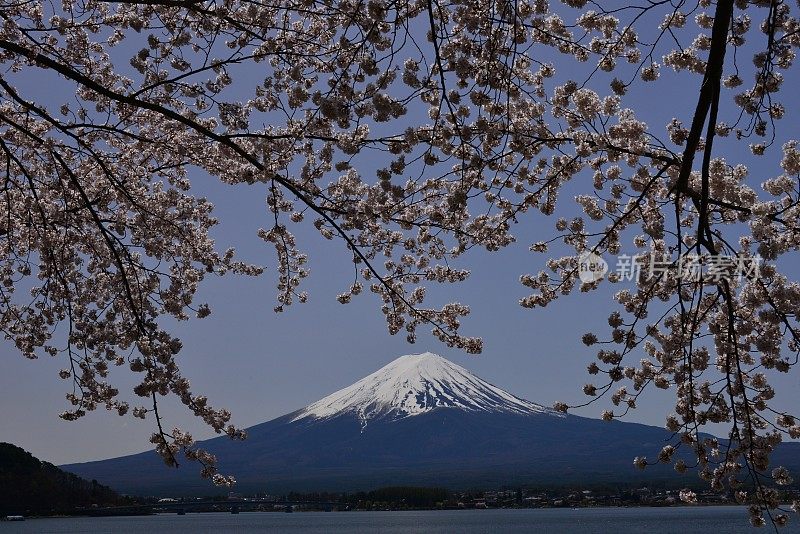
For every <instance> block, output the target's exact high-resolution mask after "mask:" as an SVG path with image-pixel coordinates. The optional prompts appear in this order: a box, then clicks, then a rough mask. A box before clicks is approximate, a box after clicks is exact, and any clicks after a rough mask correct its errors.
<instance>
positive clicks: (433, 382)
mask: <svg viewBox="0 0 800 534" xmlns="http://www.w3.org/2000/svg"><path fill="white" fill-rule="evenodd" d="M443 407H449V408H459V409H461V410H468V411H481V412H506V413H509V412H510V413H520V414H530V413H554V412H552V410H550V409H548V408H545V407H543V406H540V405H539V404H535V403H533V402H530V401H527V400H525V399H521V398H519V397H515V396H514V395H512V394H510V393H508V392H506V391H503V390H502V389H500V388H498V387H496V386H493V385H492V384H489V383H488V382H486V381H484V380H482V379H480V378H478V377H477V376H475V375H474V374H472V373H471V372H469V371H468V370H466V369H464V368H463V367H461V366H460V365H456V364H454V363H453V362H451V361H449V360H446V359H445V358H442V357H441V356H439V355H437V354H433V353H430V352H424V353H422V354H409V355H407V356H401V357H399V358H397V359H396V360H394V361H393V362H391V363H389V364H388V365H386V366H384V367H382V368H380V369H378V370H377V371H375V372H374V373H372V374H371V375H368V376H365V377H364V378H362V379H361V380H359V381H358V382H356V383H355V384H353V385H351V386H348V387H346V388H344V389H341V390H339V391H337V392H336V393H333V394H331V395H328V396H327V397H325V398H323V399H320V400H318V401H317V402H315V403H313V404H310V405H309V406H306V407H305V408H304V409H302V410H301V411H300V412H299V413H298V414H297V416H296V417H295V418H294V419H293V421H297V420H298V419H304V418H308V417H310V418H315V419H326V418H329V417H333V416H336V415H340V414H343V413H354V414H356V415H358V417H359V419H360V420H361V421H362V425H366V423H367V421H369V420H371V419H376V418H385V417H388V418H392V419H401V418H403V417H409V416H413V415H419V414H422V413H425V412H429V411H431V410H433V409H436V408H443Z"/></svg>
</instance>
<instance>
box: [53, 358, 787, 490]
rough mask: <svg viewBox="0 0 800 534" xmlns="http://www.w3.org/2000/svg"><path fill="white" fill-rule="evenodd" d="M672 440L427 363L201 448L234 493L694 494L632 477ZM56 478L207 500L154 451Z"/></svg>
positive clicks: (654, 475) (691, 478)
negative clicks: (637, 460)
mask: <svg viewBox="0 0 800 534" xmlns="http://www.w3.org/2000/svg"><path fill="white" fill-rule="evenodd" d="M672 438H673V436H672V434H671V433H670V432H668V431H667V430H665V429H663V428H657V427H653V426H646V425H640V424H636V423H622V422H618V421H612V422H604V421H600V420H597V419H587V418H584V417H577V416H572V415H566V416H565V415H563V414H559V413H555V412H553V411H552V410H550V409H548V408H545V407H543V406H541V405H539V404H536V403H533V402H530V401H527V400H525V399H521V398H519V397H516V396H514V395H512V394H511V393H508V392H506V391H504V390H502V389H500V388H499V387H497V386H494V385H492V384H489V383H488V382H486V381H485V380H482V379H481V378H479V377H477V376H475V375H474V374H472V373H471V372H469V371H468V370H467V369H464V368H463V367H460V366H458V365H456V364H454V363H452V362H450V361H448V360H446V359H444V358H442V357H440V356H437V355H434V354H430V353H426V354H418V355H409V356H403V357H401V358H398V359H397V360H395V361H393V362H392V363H390V364H389V365H387V366H385V367H383V368H382V369H379V370H378V371H376V372H375V373H372V374H371V375H369V376H367V377H365V378H363V379H361V380H359V381H358V382H356V383H354V384H353V385H351V386H349V387H347V388H344V389H342V390H340V391H337V392H336V393H333V394H331V395H329V396H327V397H325V398H323V399H321V400H319V401H317V402H315V403H313V404H311V405H309V406H307V407H305V408H303V409H302V410H298V411H296V412H293V413H290V414H288V415H285V416H283V417H279V418H277V419H274V420H272V421H269V422H266V423H262V424H260V425H256V426H254V427H252V428H249V429H248V439H247V440H245V441H244V442H237V441H231V440H230V439H227V438H224V437H223V438H216V439H212V440H209V441H206V442H204V443H202V444H201V446H202V447H204V448H206V449H207V450H209V451H210V452H212V453H214V454H216V455H217V457H218V459H219V461H220V466H219V467H220V470H221V471H222V472H224V473H226V474H232V475H234V476H235V477H236V479H237V481H238V484H237V491H239V492H242V493H253V492H259V493H273V494H274V493H282V492H288V491H292V490H295V491H358V490H370V489H374V488H378V487H382V486H408V485H413V486H438V487H446V488H449V489H470V488H481V489H488V488H495V487H503V486H521V485H527V486H538V487H543V486H551V487H552V486H563V485H598V484H610V485H630V484H640V483H647V484H653V483H659V484H664V485H670V486H673V487H679V486H686V485H691V484H695V483H698V481H699V479H698V477H697V475H696V473H694V472H692V473H688V474H685V475H678V474H677V473H675V471H674V470H673V469H672V468H671V466H669V465H663V464H662V465H656V466H652V467H648V468H647V469H646V470H645V471H639V470H637V469H635V468H634V465H633V458H634V457H635V456H638V455H646V456H649V457H650V458H654V457H655V456H657V454H658V452H659V451H660V450H661V448H662V447H663V446H664V445H665V444H666V443H669V442H670V440H671V439H672ZM681 454H683V453H682V452H681ZM773 461H774V462H775V464H776V465H785V466H786V467H789V468H793V467H798V466H800V444H797V443H787V444H784V445H782V446H781V447H779V449H778V450H777V451H776V452H775V454H774V457H773ZM65 468H66V469H68V470H70V471H72V472H75V473H78V474H80V475H82V476H85V477H90V478H94V479H97V480H99V481H100V482H103V483H106V484H112V485H113V486H114V487H115V488H118V489H119V490H120V491H125V492H127V493H131V494H136V495H157V496H179V495H187V496H188V495H206V494H208V493H209V491H210V490H211V489H212V487H211V486H210V483H209V482H208V481H206V480H203V479H201V478H200V477H199V476H198V469H197V468H196V466H194V465H192V464H191V463H190V462H183V467H181V468H180V469H167V468H165V467H164V463H163V462H162V461H161V459H160V458H159V457H158V455H157V454H156V453H155V452H153V451H150V452H146V453H142V454H138V455H133V456H125V457H122V458H114V459H110V460H103V461H99V462H90V463H84V464H73V465H70V466H66V467H65Z"/></svg>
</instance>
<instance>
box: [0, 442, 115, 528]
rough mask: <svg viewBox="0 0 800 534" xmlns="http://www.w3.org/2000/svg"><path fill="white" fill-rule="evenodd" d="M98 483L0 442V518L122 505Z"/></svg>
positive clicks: (111, 492)
mask: <svg viewBox="0 0 800 534" xmlns="http://www.w3.org/2000/svg"><path fill="white" fill-rule="evenodd" d="M120 503H121V499H120V497H119V495H117V494H116V493H114V491H112V490H111V489H110V488H107V487H105V486H101V485H100V484H98V483H97V482H96V481H94V480H92V481H91V482H90V481H88V480H84V479H82V478H79V477H77V476H75V475H73V474H72V473H65V472H64V471H62V470H61V469H59V468H57V467H56V466H54V465H53V464H49V463H47V462H42V461H40V460H39V459H38V458H35V457H34V456H33V455H32V454H31V453H29V452H27V451H26V450H24V449H21V448H20V447H17V446H16V445H12V444H11V443H0V515H3V516H5V515H8V514H11V515H14V514H20V515H22V514H24V515H31V514H49V513H53V512H60V513H70V512H72V511H74V509H75V508H76V507H88V506H91V505H92V504H98V505H106V506H110V505H114V504H120Z"/></svg>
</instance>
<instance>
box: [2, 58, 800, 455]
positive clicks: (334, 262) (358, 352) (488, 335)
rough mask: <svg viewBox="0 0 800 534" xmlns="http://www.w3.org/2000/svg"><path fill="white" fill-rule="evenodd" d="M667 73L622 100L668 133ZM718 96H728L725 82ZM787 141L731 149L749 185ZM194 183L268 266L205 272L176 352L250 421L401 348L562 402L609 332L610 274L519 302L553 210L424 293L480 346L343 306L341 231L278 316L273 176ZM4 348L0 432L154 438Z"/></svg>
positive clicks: (41, 441) (370, 303) (658, 404)
mask: <svg viewBox="0 0 800 534" xmlns="http://www.w3.org/2000/svg"><path fill="white" fill-rule="evenodd" d="M558 66H559V65H558V64H557V67H558ZM663 74H664V76H665V77H666V78H668V79H666V80H664V81H662V82H660V83H658V84H654V85H641V84H640V85H639V86H638V87H637V88H635V89H634V90H632V91H631V93H630V94H629V95H628V96H627V97H626V98H625V101H624V105H625V106H627V107H633V108H634V109H636V110H637V115H638V116H639V117H640V118H642V119H644V120H645V121H647V122H649V123H650V126H651V130H652V131H653V132H654V133H656V134H657V135H660V136H663V134H664V132H665V130H664V125H665V124H666V123H667V122H668V121H669V120H670V119H671V118H672V117H674V116H675V117H678V118H680V119H682V120H683V121H684V124H687V123H688V122H689V121H690V120H691V113H692V111H693V106H694V102H695V99H696V94H697V87H698V85H699V83H700V77H698V76H687V75H673V74H671V73H668V72H666V71H664V73H663ZM32 85H33V84H32ZM40 89H41V91H42V96H41V98H45V99H46V98H47V96H46V92H45V91H46V87H41V88H40ZM724 98H730V93H726V95H725V96H724ZM787 104H788V103H787ZM787 107H789V106H788V105H787ZM792 111H793V110H792V109H791V108H790V109H789V114H788V116H787V118H785V119H784V120H783V121H782V122H783V124H780V125H779V126H781V127H782V128H784V130H783V131H782V133H783V135H784V137H790V136H791V135H795V134H796V133H797V126H796V124H797V120H796V117H795V116H793V115H792ZM738 146H739V147H741V146H744V145H738ZM779 148H780V143H777V145H776V146H774V147H772V148H771V149H770V153H771V155H769V156H767V157H765V158H761V159H758V160H753V159H752V158H750V157H749V156H747V155H746V154H744V155H743V154H742V152H741V151H736V152H735V154H736V156H737V157H739V158H741V159H744V160H745V161H753V166H752V168H751V169H752V174H751V178H752V182H751V185H753V186H754V187H757V184H758V183H760V182H761V181H762V180H764V179H765V178H768V177H771V176H774V175H776V174H777V173H778V172H779V169H778V167H777V158H778V156H777V154H778V152H779ZM730 155H731V156H733V153H731V154H730ZM731 159H733V158H731ZM582 177H583V178H578V179H576V180H575V181H574V182H573V183H571V184H569V186H568V187H567V189H566V190H565V192H564V193H563V196H562V200H561V214H563V215H565V216H568V217H570V216H574V215H576V214H577V210H576V209H575V207H574V203H573V202H572V200H571V195H572V194H574V193H575V192H577V191H581V192H585V191H588V190H590V188H591V178H590V177H587V176H585V175H582ZM582 180H583V181H582ZM193 181H194V184H195V190H196V191H197V193H198V194H201V195H206V196H208V197H209V198H210V199H211V200H212V201H213V202H214V204H215V205H216V214H217V216H218V217H219V218H220V220H221V224H220V226H219V227H218V228H217V229H216V231H215V236H216V238H217V239H218V241H219V243H220V245H221V246H222V247H227V246H229V245H231V246H235V247H236V248H237V250H238V251H239V254H240V256H241V257H242V258H243V259H246V260H250V261H253V262H255V263H259V264H262V265H265V266H267V268H268V269H267V271H266V273H265V274H264V275H263V276H262V277H260V278H255V279H251V278H244V277H236V276H226V277H223V278H219V279H209V280H208V281H207V282H206V283H205V284H204V286H203V287H202V289H201V293H200V295H198V298H197V301H198V302H200V301H208V302H210V303H211V305H212V308H213V310H214V313H213V314H212V315H211V316H210V317H209V318H206V319H203V320H192V321H189V322H187V323H181V324H179V325H176V326H175V332H176V333H178V334H179V335H180V337H181V338H182V339H183V341H184V349H183V351H182V352H181V354H180V355H179V362H180V365H181V367H182V370H183V373H184V375H185V376H187V377H188V378H189V379H190V380H191V381H192V384H193V387H194V390H195V391H196V392H202V393H204V394H206V395H208V397H209V398H210V400H211V402H212V403H213V404H214V405H215V406H218V407H226V408H228V409H230V410H231V411H232V412H233V414H234V422H235V423H236V424H237V425H239V426H242V427H247V426H250V425H253V424H257V423H260V422H263V421H266V420H269V419H272V418H274V417H277V416H280V415H283V414H284V413H287V412H290V411H293V410H295V409H298V408H301V407H303V406H305V405H306V404H308V403H310V402H313V401H315V400H317V399H319V398H321V397H323V396H325V395H327V394H329V393H331V392H333V391H334V390H337V389H339V388H342V387H344V386H347V385H349V384H351V383H352V382H354V381H356V380H357V379H359V378H361V377H362V376H364V375H366V374H368V373H370V372H372V371H374V370H375V369H377V368H379V367H381V366H382V365H384V364H386V363H388V362H389V361H391V360H392V359H394V358H396V357H397V356H399V355H402V354H408V353H413V352H424V351H431V352H435V353H438V354H441V355H442V356H445V357H446V358H449V359H451V360H453V361H454V362H456V363H458V364H460V365H463V366H464V367H466V368H468V369H470V370H471V371H473V372H475V373H476V374H478V375H479V376H481V377H483V378H485V379H486V380H488V381H490V382H492V383H494V384H495V385H498V386H500V387H502V388H504V389H506V390H508V391H509V392H511V393H513V394H515V395H518V396H520V397H524V398H527V399H529V400H532V401H534V402H539V403H541V404H545V405H551V404H552V403H553V402H555V401H565V402H568V403H577V402H583V401H584V400H585V396H584V395H583V394H582V393H581V387H582V385H583V384H584V383H585V382H587V381H588V380H589V376H588V375H587V374H586V371H585V369H586V365H587V364H588V363H589V362H591V361H592V360H593V358H594V352H595V351H594V350H593V349H590V348H586V347H584V346H583V345H582V344H581V342H580V338H581V335H582V334H583V333H584V332H587V331H594V332H596V333H598V334H599V335H600V336H601V337H603V336H604V335H605V334H606V333H607V331H608V327H607V324H606V318H607V316H608V313H609V312H610V311H611V310H612V309H614V308H613V302H612V300H611V294H612V291H613V290H615V289H618V288H619V287H609V286H608V284H606V285H605V286H603V288H601V289H600V290H598V291H596V292H593V293H590V294H588V295H587V294H580V293H577V294H574V295H571V296H568V297H563V298H561V299H559V300H557V301H556V302H554V303H552V304H551V305H549V306H548V307H547V308H545V309H536V310H525V309H523V308H521V307H520V306H519V305H518V299H519V298H521V297H524V296H526V295H527V294H528V293H527V291H526V289H525V288H524V287H522V285H521V284H520V283H519V281H518V279H519V275H521V274H523V273H535V272H537V271H539V270H540V269H541V268H542V267H543V265H544V261H545V259H546V256H545V255H540V254H534V253H531V252H529V251H528V247H529V245H530V244H531V243H532V242H534V241H538V240H542V239H548V238H550V237H552V236H553V235H554V234H555V228H554V223H555V219H554V218H546V217H544V216H542V215H540V214H530V215H529V216H528V217H527V218H526V219H525V221H524V222H523V223H522V224H521V225H520V226H519V227H517V228H516V229H515V234H516V235H517V236H518V241H517V243H516V244H514V245H512V246H511V247H509V248H508V249H506V250H503V251H501V252H498V253H493V254H487V253H485V252H483V251H479V250H475V251H471V252H470V253H469V254H468V255H467V256H466V257H465V258H463V259H462V263H461V265H463V266H465V267H468V268H470V269H471V270H472V275H471V277H470V279H469V280H468V281H467V282H465V283H462V284H458V285H452V286H439V287H432V288H430V290H429V299H428V300H430V301H431V302H432V303H444V302H448V301H453V300H455V301H460V302H463V303H466V304H469V305H471V306H472V310H473V313H472V315H471V316H470V317H468V318H467V319H466V320H464V326H463V331H464V332H465V333H467V334H471V335H480V336H482V337H483V338H484V352H483V354H482V355H480V356H469V355H466V354H464V353H462V352H461V351H458V350H453V349H448V348H447V347H445V346H444V345H442V344H441V343H440V342H438V341H437V340H435V339H433V338H432V337H431V336H430V335H428V334H427V333H424V332H423V331H420V335H419V339H418V341H417V343H416V344H415V345H409V344H408V343H407V342H406V341H405V338H404V336H403V335H398V336H390V335H389V334H388V333H387V330H386V326H385V323H384V321H383V316H382V315H381V314H380V310H379V306H380V304H379V302H378V300H377V299H376V298H375V297H374V296H373V295H371V294H369V293H366V294H364V295H362V296H360V297H358V298H356V299H354V302H353V303H351V304H349V305H341V304H339V303H338V302H337V301H336V299H335V296H336V294H338V293H340V292H342V291H343V290H344V289H345V288H346V286H347V285H348V284H349V283H350V282H351V281H352V264H351V263H350V260H349V256H348V255H347V253H346V251H345V250H344V249H343V248H341V246H340V244H339V243H338V242H328V241H325V240H323V239H321V238H320V237H319V234H318V233H317V232H316V231H314V229H313V228H309V227H305V228H303V229H298V237H299V239H298V241H299V244H300V248H302V249H303V250H304V251H305V252H307V253H308V255H309V257H310V267H311V272H312V274H311V277H310V278H309V279H308V280H307V285H306V288H305V289H307V290H308V292H309V293H310V299H309V302H308V303H307V304H302V305H301V304H297V305H293V306H292V307H290V308H289V309H288V310H287V311H286V312H284V313H283V314H279V315H276V314H275V313H273V311H272V308H273V306H274V298H275V288H274V283H275V277H276V271H275V268H274V251H273V250H272V249H271V247H268V246H265V245H264V243H263V242H262V241H261V240H260V239H259V238H258V237H257V236H256V230H257V229H258V228H259V227H262V226H267V225H268V224H269V223H268V219H267V214H266V210H265V204H264V197H265V195H266V189H265V186H263V185H255V186H244V185H240V186H229V185H225V184H222V183H219V182H218V181H216V180H215V179H213V178H210V177H208V176H206V175H203V174H201V173H195V174H194V175H193ZM792 268H793V269H794V267H792ZM0 351H2V357H3V361H4V364H3V373H2V374H0V429H2V433H1V434H0V439H2V440H4V441H10V442H13V443H15V444H18V445H20V446H22V447H24V448H26V449H28V450H29V451H31V452H32V453H33V454H34V455H36V456H38V457H40V458H42V459H45V460H48V461H51V462H54V463H68V462H76V461H86V460H94V459H99V458H108V457H114V456H119V455H122V454H126V453H133V452H139V451H141V450H145V449H147V448H148V442H147V439H148V437H149V435H150V433H151V432H152V426H151V425H152V423H151V422H149V421H145V422H141V421H138V420H134V419H132V418H131V417H123V418H121V417H118V416H115V415H112V414H110V413H107V412H105V410H102V409H100V410H98V411H97V412H95V413H92V414H90V415H89V416H87V417H85V418H83V419H82V420H79V421H77V422H65V421H62V420H61V419H59V418H58V416H57V414H58V413H59V412H60V411H61V410H63V409H64V408H65V407H66V403H65V400H64V393H65V392H66V391H67V390H66V388H67V386H68V384H67V383H66V382H64V381H62V380H60V379H59V378H58V376H57V372H58V369H60V368H62V367H63V366H64V365H63V362H60V361H58V360H47V359H44V358H42V359H40V360H36V361H31V360H25V359H23V358H21V357H20V356H19V354H18V353H17V352H16V351H15V349H14V347H13V345H11V344H9V343H7V342H0ZM129 374H130V373H129V372H128V371H127V370H126V369H125V368H120V369H112V371H111V376H112V379H113V380H116V383H117V384H118V385H120V389H121V390H122V391H123V392H125V391H126V388H127V389H128V390H129V389H130V387H128V386H132V385H133V382H134V381H133V379H132V378H134V377H131V376H128V375H129ZM777 383H778V384H780V385H782V386H784V390H785V391H783V392H781V393H780V394H779V402H780V403H781V404H783V405H786V406H788V405H794V406H796V405H797V404H798V402H800V383H798V379H797V377H796V375H795V376H792V375H790V376H788V377H785V379H784V380H781V381H778V382H777ZM672 402H673V401H672V396H671V394H670V393H669V392H667V393H664V392H657V391H655V390H654V391H651V392H650V394H648V395H646V396H645V397H644V398H642V400H641V401H640V402H639V409H637V410H636V411H634V412H632V413H631V415H630V416H629V417H628V420H630V421H638V422H644V423H649V424H654V425H659V426H660V425H662V424H663V421H664V417H665V416H666V415H667V414H668V413H670V411H671V407H672ZM606 407H607V403H606V402H605V401H604V400H601V401H599V402H598V403H596V404H595V405H593V406H591V407H589V408H586V409H583V410H580V411H579V412H578V413H580V414H583V415H588V416H593V417H596V416H598V415H599V413H600V411H601V410H602V409H604V408H606ZM163 409H164V413H165V416H166V419H167V421H166V423H167V425H169V426H170V428H171V426H181V427H183V428H186V429H188V430H190V431H192V432H193V433H194V435H195V437H198V438H203V437H210V436H211V435H212V434H211V433H210V431H208V430H207V429H206V428H205V427H204V425H202V424H201V423H199V422H196V421H193V419H192V417H191V416H190V414H188V413H187V412H186V411H185V410H184V409H183V408H182V407H181V406H179V405H178V404H177V403H175V402H174V400H173V399H171V398H170V397H168V398H167V401H166V403H165V404H164V406H163Z"/></svg>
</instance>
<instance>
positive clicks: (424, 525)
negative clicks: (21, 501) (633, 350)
mask: <svg viewBox="0 0 800 534" xmlns="http://www.w3.org/2000/svg"><path fill="white" fill-rule="evenodd" d="M792 515H793V517H791V521H792V522H791V523H790V524H789V526H788V527H787V528H786V529H782V532H800V521H798V519H800V518H798V517H797V516H796V515H794V514H792ZM533 531H536V532H537V533H544V532H558V533H572V532H575V533H581V534H589V533H598V534H601V533H602V534H605V533H608V532H613V533H615V534H616V533H640V532H647V533H649V534H656V533H668V532H680V533H681V534H686V533H692V532H697V533H703V534H707V533H709V532H715V533H716V532H719V533H739V532H741V533H745V532H746V533H749V534H753V533H754V532H761V531H763V530H756V529H754V528H752V527H750V526H749V523H748V521H747V510H746V509H745V508H743V507H738V506H715V507H679V508H579V509H565V508H557V509H526V510H452V511H449V510H448V511H411V512H329V513H326V512H296V513H293V514H286V513H278V512H251V513H245V512H243V513H240V514H238V515H232V514H225V513H206V514H192V513H189V514H186V515H183V516H179V515H175V514H169V515H167V514H162V515H155V516H138V517H102V518H100V517H97V518H90V517H86V518H83V517H76V518H52V519H50V518H44V519H28V520H27V521H25V522H20V523H11V522H0V534H12V533H14V534H16V533H36V534H45V533H67V532H69V533H72V532H79V533H82V532H85V533H91V534H101V533H125V534H128V533H133V534H136V533H143V534H144V533H146V534H156V533H161V532H167V533H169V532H176V533H192V534H197V533H206V532H207V533H228V532H230V533H249V532H287V533H297V534H306V533H309V534H339V533H341V534H344V533H347V534H358V533H365V532H381V533H390V534H394V533H397V534H400V533H402V534H411V533H425V534H437V533H442V534H444V533H447V534H450V533H459V534H461V533H463V534H483V533H487V534H489V533H491V534H495V533H506V532H515V533H516V532H533Z"/></svg>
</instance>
